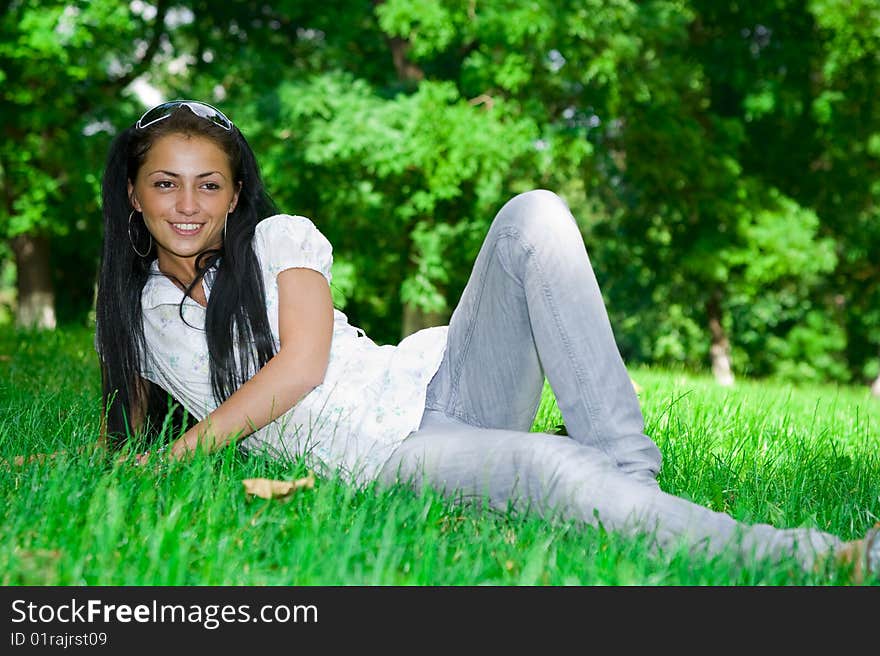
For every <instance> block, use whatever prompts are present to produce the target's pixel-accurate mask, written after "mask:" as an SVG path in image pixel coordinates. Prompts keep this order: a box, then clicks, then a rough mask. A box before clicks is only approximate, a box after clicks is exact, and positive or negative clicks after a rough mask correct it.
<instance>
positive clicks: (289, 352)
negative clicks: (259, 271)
mask: <svg viewBox="0 0 880 656" xmlns="http://www.w3.org/2000/svg"><path fill="white" fill-rule="evenodd" d="M278 332H279V337H280V340H281V348H280V349H279V350H278V352H277V353H276V354H275V356H274V357H273V358H272V359H271V360H269V362H267V363H266V364H265V366H264V367H263V368H262V369H260V371H258V372H257V373H256V374H255V375H254V376H253V377H252V378H251V379H250V380H248V381H246V382H245V383H244V384H243V385H242V386H241V387H239V388H238V389H237V390H236V391H235V392H234V393H233V394H232V395H231V396H230V397H229V398H228V399H226V401H224V402H223V403H221V404H220V405H219V406H218V407H217V409H216V410H214V411H213V412H212V413H211V414H209V415H208V416H207V417H205V418H204V419H203V420H202V421H200V422H199V423H197V424H196V425H195V426H193V427H192V428H190V429H189V430H188V431H187V432H186V433H184V434H183V435H182V436H181V437H180V439H178V440H177V441H175V442H174V444H172V446H171V448H170V449H169V451H170V455H171V457H172V458H175V459H182V458H185V457H187V456H188V455H190V454H191V453H192V452H193V451H195V450H196V449H197V448H202V449H205V450H206V451H214V450H216V449H219V448H222V447H223V446H224V445H226V444H227V443H228V442H229V441H230V440H231V439H236V438H237V439H241V438H243V437H246V436H247V435H250V434H251V433H252V432H254V431H255V430H258V429H260V428H262V427H263V426H265V425H266V424H268V423H269V422H271V421H273V420H274V419H277V418H278V417H279V416H280V415H282V414H284V413H285V412H287V411H288V410H290V409H291V408H292V407H293V406H294V405H296V403H297V402H298V401H299V400H300V399H301V398H303V397H304V396H305V395H306V394H308V393H309V392H311V391H312V390H313V389H314V388H315V387H317V386H318V385H320V384H321V383H322V382H323V380H324V374H325V372H326V370H327V360H328V358H329V356H330V342H331V340H332V337H333V300H332V297H331V295H330V286H329V285H328V284H327V280H326V279H325V278H324V276H323V275H321V274H320V273H319V272H317V271H314V270H312V269H305V268H295V269H286V270H284V271H282V272H281V273H279V274H278Z"/></svg>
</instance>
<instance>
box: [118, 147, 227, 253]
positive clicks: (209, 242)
mask: <svg viewBox="0 0 880 656" xmlns="http://www.w3.org/2000/svg"><path fill="white" fill-rule="evenodd" d="M238 192H239V186H238V185H237V184H236V183H235V180H234V179H233V175H232V170H231V167H230V165H229V158H228V157H227V155H226V153H225V152H224V151H223V150H222V149H221V148H220V147H219V146H217V144H215V143H214V142H213V141H211V140H210V139H206V138H204V137H193V136H187V135H184V134H169V135H166V136H163V137H160V138H159V139H157V140H156V141H155V142H154V143H153V145H152V147H151V148H150V149H149V150H148V151H147V156H146V159H145V160H144V163H143V166H141V168H140V170H139V171H138V173H137V178H136V179H135V181H134V184H132V183H131V182H130V183H129V188H128V193H129V196H130V198H131V203H132V206H133V207H134V208H135V209H136V210H137V211H139V212H142V213H143V215H144V222H145V223H146V224H147V228H148V229H149V231H150V234H152V235H153V240H154V241H155V242H156V248H157V252H158V256H159V266H160V268H163V270H166V268H169V269H170V268H178V267H180V265H184V266H185V267H186V268H187V270H189V269H190V268H191V267H193V265H194V262H195V259H194V258H195V256H196V255H198V254H199V253H201V252H202V251H204V250H206V249H208V248H216V247H218V246H219V245H220V244H221V243H222V241H223V227H224V224H225V222H226V215H227V213H228V212H232V210H234V209H235V205H236V203H237V202H238ZM163 265H164V266H163ZM175 265H176V266H175Z"/></svg>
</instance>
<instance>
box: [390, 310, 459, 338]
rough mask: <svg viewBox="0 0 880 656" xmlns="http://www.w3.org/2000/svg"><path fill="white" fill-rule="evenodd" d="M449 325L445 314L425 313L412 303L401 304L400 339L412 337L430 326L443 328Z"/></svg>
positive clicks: (447, 316)
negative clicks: (401, 327) (401, 324)
mask: <svg viewBox="0 0 880 656" xmlns="http://www.w3.org/2000/svg"><path fill="white" fill-rule="evenodd" d="M447 323H449V315H448V314H447V313H445V312H425V311H424V310H422V308H420V307H417V306H415V305H413V304H412V303H404V304H403V330H402V331H401V333H402V334H401V339H403V338H404V337H406V336H407V335H412V334H413V333H414V332H416V331H417V330H421V329H422V328H430V327H431V326H445V325H446V324H447Z"/></svg>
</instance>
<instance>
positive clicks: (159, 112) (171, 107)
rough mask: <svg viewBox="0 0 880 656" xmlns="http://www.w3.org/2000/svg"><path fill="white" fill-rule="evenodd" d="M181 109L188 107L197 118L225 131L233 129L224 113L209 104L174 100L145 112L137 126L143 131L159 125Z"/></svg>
mask: <svg viewBox="0 0 880 656" xmlns="http://www.w3.org/2000/svg"><path fill="white" fill-rule="evenodd" d="M180 107H186V108H187V109H188V110H189V111H191V112H192V113H193V114H195V115H196V116H199V117H201V118H203V119H205V120H208V121H211V123H213V124H214V125H217V126H219V127H221V128H223V129H224V130H231V129H232V121H230V120H229V119H228V118H226V115H225V114H224V113H223V112H221V111H220V110H219V109H217V108H216V107H212V106H211V105H209V104H208V103H203V102H199V101H197V100H172V101H170V102H165V103H162V104H161V105H156V106H155V107H153V108H152V109H148V110H147V111H146V112H144V115H143V116H141V117H140V118H139V119H138V122H137V123H136V124H135V126H136V127H137V128H138V129H139V130H142V129H144V128H146V127H149V126H151V125H153V123H158V122H159V121H161V120H164V119H166V118H168V117H169V116H171V115H172V114H173V113H174V111H175V110H176V109H178V108H180Z"/></svg>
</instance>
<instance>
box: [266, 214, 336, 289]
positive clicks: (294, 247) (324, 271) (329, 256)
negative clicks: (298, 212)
mask: <svg viewBox="0 0 880 656" xmlns="http://www.w3.org/2000/svg"><path fill="white" fill-rule="evenodd" d="M254 252H255V253H256V255H257V259H258V260H259V262H260V266H261V267H262V268H263V275H264V276H265V277H266V279H267V280H273V279H274V278H275V277H276V276H277V275H278V274H279V273H281V272H282V271H284V270H285V269H296V268H305V269H314V270H315V271H317V272H319V273H320V274H321V275H323V276H324V277H325V278H326V279H327V282H328V283H329V282H330V279H331V274H330V268H331V267H332V266H333V247H332V246H331V245H330V242H329V241H328V240H327V238H326V237H325V236H324V235H323V234H321V231H320V230H318V228H317V227H316V226H315V224H314V223H312V221H311V220H310V219H307V218H306V217H304V216H294V215H291V214H276V215H275V216H270V217H269V218H268V219H263V220H262V221H260V222H259V223H258V224H257V227H256V230H255V231H254Z"/></svg>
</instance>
